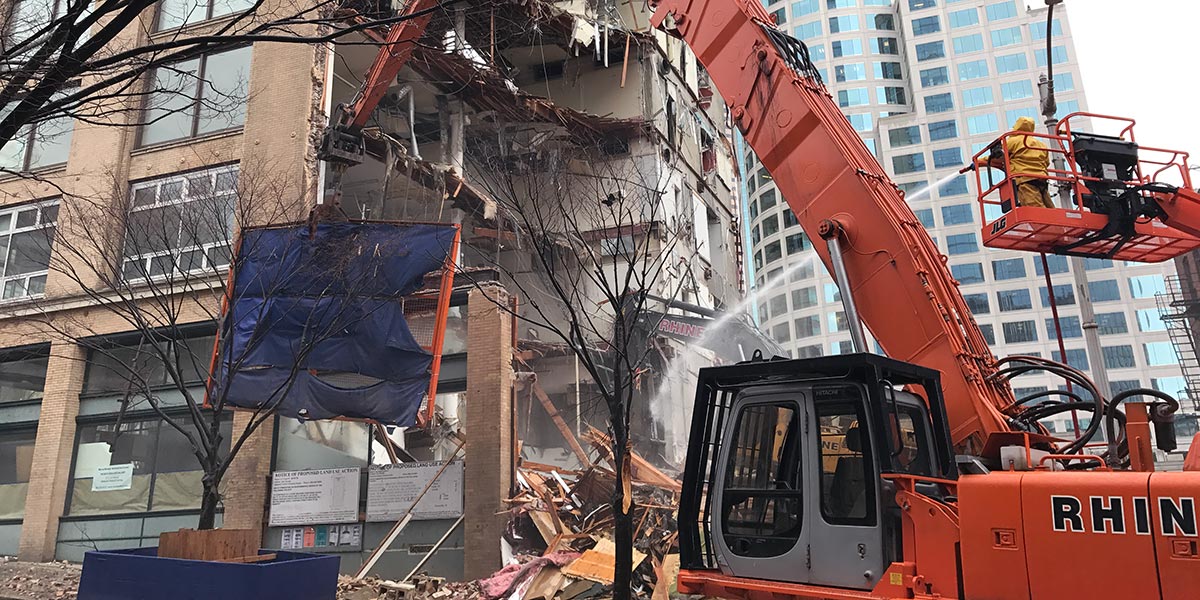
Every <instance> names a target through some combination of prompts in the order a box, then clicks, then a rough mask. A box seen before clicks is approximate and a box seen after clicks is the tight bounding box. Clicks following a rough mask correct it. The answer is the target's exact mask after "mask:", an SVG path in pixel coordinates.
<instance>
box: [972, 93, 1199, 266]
mask: <svg viewBox="0 0 1200 600" xmlns="http://www.w3.org/2000/svg"><path fill="white" fill-rule="evenodd" d="M1083 119H1090V120H1091V122H1093V123H1103V124H1108V125H1110V126H1111V125H1115V128H1116V129H1117V131H1118V133H1117V134H1116V135H1099V134H1095V133H1090V132H1088V131H1084V130H1082V127H1081V123H1080V122H1081V120H1083ZM1133 126H1134V121H1133V120H1132V119H1126V118H1123V117H1112V116H1108V115H1100V114H1094V113H1084V112H1077V113H1072V114H1070V115H1067V116H1066V117H1065V118H1064V119H1063V120H1062V121H1061V122H1060V123H1059V125H1058V128H1057V130H1056V132H1055V135H1048V134H1042V133H1034V132H1025V131H1010V132H1008V133H1005V134H1004V135H1002V136H1000V138H999V139H997V140H996V141H995V142H993V143H992V144H991V145H990V146H988V147H987V148H984V149H983V150H981V151H980V152H978V153H977V154H976V155H975V156H973V157H972V164H973V165H974V164H980V163H984V164H986V165H988V166H990V167H991V168H982V167H981V168H978V169H975V183H976V186H977V189H978V190H979V212H980V217H981V219H980V220H981V222H982V223H983V230H982V232H981V234H982V237H983V240H984V242H983V243H984V245H985V246H988V247H989V248H1005V249H1009V250H1022V251H1028V252H1047V253H1054V254H1064V255H1071V256H1084V257H1102V258H1111V259H1119V260H1128V261H1134V262H1162V261H1164V260H1169V259H1171V258H1174V257H1176V256H1179V255H1180V254H1184V253H1186V252H1188V251H1190V250H1193V249H1196V248H1198V247H1200V238H1198V237H1197V235H1196V233H1197V232H1195V231H1190V230H1181V229H1180V228H1179V223H1180V222H1181V221H1184V222H1188V221H1187V220H1186V219H1183V218H1180V214H1190V213H1193V212H1200V202H1198V201H1197V200H1198V197H1197V195H1196V194H1195V193H1194V192H1193V191H1192V184H1191V177H1190V173H1189V170H1188V155H1187V153H1185V152H1181V151H1177V150H1168V149H1163V148H1153V147H1148V146H1140V145H1138V144H1137V142H1136V141H1135V138H1134V135H1133ZM1012 138H1017V139H1018V141H1017V143H1018V144H1023V143H1025V142H1026V140H1030V139H1032V140H1038V141H1040V142H1042V143H1043V144H1045V145H1046V146H1047V147H1048V148H1047V149H1046V150H1047V151H1048V152H1049V153H1050V156H1051V157H1052V158H1053V157H1055V155H1058V156H1061V157H1062V159H1063V164H1064V167H1063V168H1061V169H1056V168H1054V167H1053V166H1052V167H1050V168H1049V169H1048V170H1047V171H1046V173H1044V174H1041V173H1025V172H1016V173H1014V172H1013V169H1012V162H1011V160H1012V157H1011V156H1010V153H1009V148H1008V142H1009V140H1010V139H1012ZM1017 147H1018V148H1020V147H1021V146H1017ZM1018 178H1020V179H1023V180H1028V179H1033V180H1039V181H1042V182H1045V183H1046V184H1050V183H1051V182H1053V186H1051V189H1055V188H1059V187H1061V186H1066V187H1067V188H1068V189H1069V190H1070V197H1071V199H1072V204H1073V206H1072V207H1071V208H1043V207H1040V206H1020V205H1018V202H1017V197H1016V196H1017V194H1016V188H1017V179H1018ZM1190 222H1195V221H1190ZM1172 225H1175V226H1174V227H1173V226H1172Z"/></svg>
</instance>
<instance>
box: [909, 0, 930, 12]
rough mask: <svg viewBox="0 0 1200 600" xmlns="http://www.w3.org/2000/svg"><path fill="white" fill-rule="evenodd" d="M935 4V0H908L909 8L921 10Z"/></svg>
mask: <svg viewBox="0 0 1200 600" xmlns="http://www.w3.org/2000/svg"><path fill="white" fill-rule="evenodd" d="M935 6H937V0H908V9H909V10H921V9H923V8H933V7H935Z"/></svg>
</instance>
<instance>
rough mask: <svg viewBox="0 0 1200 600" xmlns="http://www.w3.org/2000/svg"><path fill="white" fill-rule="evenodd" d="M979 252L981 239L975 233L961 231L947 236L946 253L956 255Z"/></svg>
mask: <svg viewBox="0 0 1200 600" xmlns="http://www.w3.org/2000/svg"><path fill="white" fill-rule="evenodd" d="M972 252H979V241H978V240H977V239H976V237H975V234H974V233H961V234H957V235H948V236H946V253H947V254H949V255H951V256H954V255H956V254H970V253H972Z"/></svg>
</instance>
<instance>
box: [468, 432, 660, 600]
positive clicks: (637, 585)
mask: <svg viewBox="0 0 1200 600" xmlns="http://www.w3.org/2000/svg"><path fill="white" fill-rule="evenodd" d="M583 438H584V440H585V441H586V442H587V443H588V444H590V445H591V446H592V448H593V449H594V450H595V451H596V452H597V453H598V455H599V457H600V460H599V462H597V463H591V462H590V459H589V462H588V464H587V465H586V466H585V468H583V469H582V470H579V471H565V470H562V469H559V468H556V467H552V466H549V465H541V464H537V463H533V462H530V461H522V463H521V464H520V466H519V468H518V471H517V482H518V485H519V487H520V491H519V493H518V494H516V495H515V496H514V497H513V498H511V499H509V500H508V502H509V504H510V505H511V507H512V508H511V512H510V515H511V518H510V519H509V526H508V533H507V535H506V540H505V541H506V542H508V544H509V545H510V546H511V547H512V549H513V553H514V558H513V561H512V562H511V563H510V565H509V566H507V567H505V568H504V569H503V570H501V571H500V572H498V573H496V574H495V575H494V576H493V577H492V578H490V579H486V580H484V581H482V582H480V587H481V592H482V593H483V597H484V598H487V599H489V600H492V599H496V598H507V599H511V600H555V599H558V600H586V599H588V598H596V597H603V596H607V595H608V593H609V591H610V590H611V587H612V583H613V576H614V571H615V568H614V563H615V559H614V556H615V554H616V548H615V545H614V543H613V540H612V537H611V535H612V530H613V521H614V514H613V510H612V505H611V502H610V501H611V499H612V490H613V488H614V486H615V485H616V482H617V475H616V469H615V463H614V461H613V458H612V453H611V447H612V441H611V439H610V438H609V437H608V436H607V435H605V434H604V433H602V432H600V431H598V430H595V429H592V430H590V431H589V432H588V433H587V434H586V435H584V436H583ZM629 462H630V464H629V470H630V475H631V477H630V478H629V479H630V486H629V489H628V492H629V494H628V495H629V497H630V498H631V504H630V506H631V512H632V515H633V523H634V535H633V539H634V552H633V581H632V589H633V592H634V594H635V595H636V596H638V597H642V598H653V599H654V600H665V599H666V598H668V597H669V592H670V588H671V587H672V586H673V585H674V581H675V576H674V572H675V571H677V570H678V568H679V556H678V550H677V547H676V522H675V507H676V505H677V503H678V499H679V496H678V495H679V491H680V489H681V487H680V484H679V482H678V481H677V480H676V479H675V478H673V477H671V476H669V475H667V474H665V473H663V472H662V471H660V470H658V469H657V468H655V467H654V466H653V465H651V464H650V462H649V461H647V460H645V459H644V458H642V457H641V456H640V455H638V454H637V453H631V456H630V461H629ZM660 582H661V583H660Z"/></svg>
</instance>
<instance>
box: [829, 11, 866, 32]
mask: <svg viewBox="0 0 1200 600" xmlns="http://www.w3.org/2000/svg"><path fill="white" fill-rule="evenodd" d="M858 29H859V27H858V15H844V16H840V17H829V33H841V32H845V31H858Z"/></svg>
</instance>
